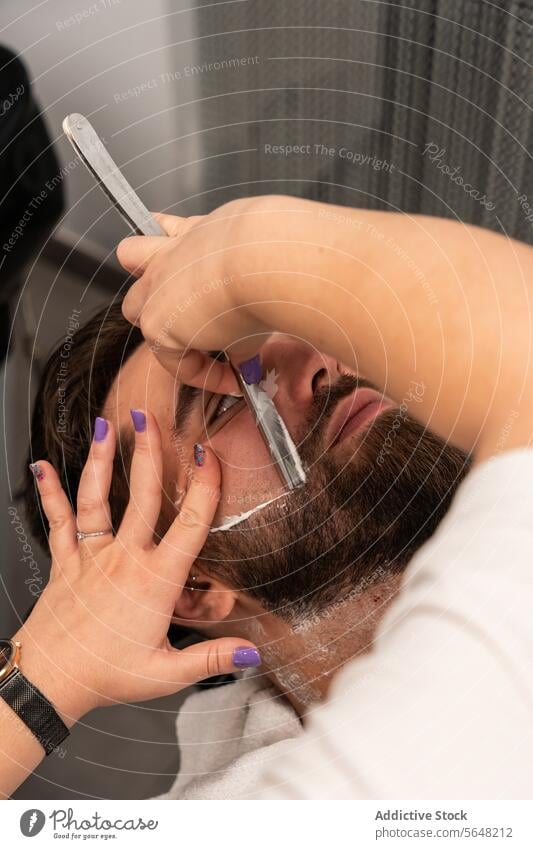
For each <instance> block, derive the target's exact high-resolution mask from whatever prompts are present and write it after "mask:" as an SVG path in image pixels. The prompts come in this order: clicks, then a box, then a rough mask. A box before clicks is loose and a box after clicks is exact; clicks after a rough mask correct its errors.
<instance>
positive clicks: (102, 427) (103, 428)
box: [94, 416, 108, 442]
mask: <svg viewBox="0 0 533 849" xmlns="http://www.w3.org/2000/svg"><path fill="white" fill-rule="evenodd" d="M107 431H108V424H107V419H103V418H102V417H101V416H97V417H96V418H95V420H94V441H95V442H103V441H104V439H105V438H106V436H107Z"/></svg>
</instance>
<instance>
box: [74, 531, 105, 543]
mask: <svg viewBox="0 0 533 849" xmlns="http://www.w3.org/2000/svg"><path fill="white" fill-rule="evenodd" d="M112 533H113V530H112V529H111V528H109V529H108V530H107V531H92V533H89V534H86V533H84V531H76V539H77V540H78V542H80V540H82V539H90V538H91V537H103V536H105V535H106V534H112Z"/></svg>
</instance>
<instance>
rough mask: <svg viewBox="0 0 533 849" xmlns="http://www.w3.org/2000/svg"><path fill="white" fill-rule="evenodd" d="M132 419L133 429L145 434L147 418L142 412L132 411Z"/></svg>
mask: <svg viewBox="0 0 533 849" xmlns="http://www.w3.org/2000/svg"><path fill="white" fill-rule="evenodd" d="M130 413H131V418H132V420H133V427H134V428H135V430H136V431H137V433H144V431H145V430H146V416H145V415H144V413H143V411H142V410H130Z"/></svg>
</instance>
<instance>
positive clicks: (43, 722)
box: [0, 669, 70, 755]
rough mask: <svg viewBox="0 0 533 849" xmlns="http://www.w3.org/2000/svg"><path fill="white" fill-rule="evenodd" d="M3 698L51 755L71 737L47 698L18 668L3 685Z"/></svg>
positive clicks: (1, 689)
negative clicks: (66, 738)
mask: <svg viewBox="0 0 533 849" xmlns="http://www.w3.org/2000/svg"><path fill="white" fill-rule="evenodd" d="M0 696H1V697H2V698H3V699H4V701H5V702H6V703H7V704H8V705H9V706H10V707H11V708H12V709H13V710H14V711H15V713H16V714H17V716H18V717H19V718H20V719H21V720H22V721H23V723H24V724H25V725H26V726H27V727H28V728H29V729H30V731H31V732H32V734H33V735H34V736H35V737H36V738H37V740H38V741H39V743H40V744H41V746H42V747H43V749H44V750H45V752H46V754H47V755H50V754H51V753H52V752H53V751H54V749H56V748H57V747H58V746H59V744H60V743H61V742H62V741H63V740H64V739H65V737H68V735H69V734H70V732H69V730H68V728H67V726H66V725H65V723H64V722H63V720H62V719H61V718H60V717H59V716H58V714H57V712H56V711H55V710H54V708H53V707H52V705H51V704H50V702H49V701H48V699H47V698H46V697H45V696H43V694H42V693H41V691H40V690H38V689H37V687H35V686H34V685H33V684H30V682H29V681H28V679H27V678H25V676H24V675H23V674H22V672H21V671H20V669H17V670H16V672H14V673H13V675H10V676H9V678H7V679H6V680H5V681H4V682H2V683H0Z"/></svg>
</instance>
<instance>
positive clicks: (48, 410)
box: [23, 303, 143, 548]
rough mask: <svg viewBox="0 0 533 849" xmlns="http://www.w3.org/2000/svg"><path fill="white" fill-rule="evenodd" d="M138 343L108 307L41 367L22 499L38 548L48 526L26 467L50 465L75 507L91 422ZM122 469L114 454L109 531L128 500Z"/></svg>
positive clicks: (116, 306) (137, 335) (115, 308)
mask: <svg viewBox="0 0 533 849" xmlns="http://www.w3.org/2000/svg"><path fill="white" fill-rule="evenodd" d="M142 338H143V337H142V334H141V331H140V330H139V329H138V328H137V327H132V325H131V324H129V323H128V322H127V321H126V319H125V318H124V316H123V315H122V309H121V304H120V303H113V304H111V306H107V307H105V308H104V309H101V310H100V311H99V312H97V313H96V315H94V316H93V317H92V318H91V319H90V320H89V321H88V322H87V323H86V324H85V325H83V326H82V327H80V328H79V329H78V330H76V331H75V333H74V335H73V339H72V343H71V346H70V349H69V350H68V351H67V350H66V349H65V345H64V342H62V343H61V344H60V345H58V346H57V347H56V348H55V349H54V351H53V352H52V354H51V355H50V357H49V359H48V362H47V363H46V365H45V367H44V371H43V374H42V377H41V381H40V384H39V388H38V391H37V396H36V400H35V407H34V411H33V416H32V424H31V437H30V445H29V456H28V462H27V464H26V470H25V477H24V493H23V497H24V501H25V508H26V515H27V518H28V522H29V526H30V529H31V532H32V534H33V536H34V537H35V538H36V539H37V540H38V541H39V542H40V544H41V545H42V546H43V548H47V545H48V523H47V521H46V517H45V515H44V513H43V512H42V510H41V507H40V503H39V500H38V496H37V493H36V491H35V485H34V481H33V476H32V474H31V472H30V471H29V469H28V463H31V462H34V461H35V460H39V459H41V460H48V461H49V462H50V463H52V465H53V466H54V467H55V468H56V469H57V471H58V472H59V474H60V476H61V481H62V484H63V487H64V489H65V491H66V493H67V494H68V496H69V498H70V501H71V503H72V504H75V503H76V495H77V492H78V486H79V482H80V477H81V473H82V470H83V466H84V464H85V461H86V459H87V454H88V451H89V446H90V444H91V439H92V432H93V426H94V419H95V417H96V416H98V415H100V414H101V412H102V409H103V406H104V404H105V400H106V398H107V395H108V393H109V390H110V389H111V386H112V385H113V381H114V380H115V378H116V376H117V374H118V372H119V371H120V368H121V367H122V365H123V364H124V363H125V362H126V360H127V359H128V357H129V356H130V354H132V353H133V351H134V350H135V349H136V348H137V347H138V346H139V345H140V343H141V342H142ZM125 465H126V464H125V462H124V453H122V455H119V454H117V457H116V458H115V469H114V473H113V484H112V488H111V495H110V502H111V514H112V519H113V525H114V526H116V524H118V522H119V521H120V518H121V513H122V512H123V510H124V506H125V504H126V503H127V500H128V496H127V491H126V493H124V486H127V480H126V477H125V472H126V471H127V470H126V469H125ZM117 496H119V497H117Z"/></svg>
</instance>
